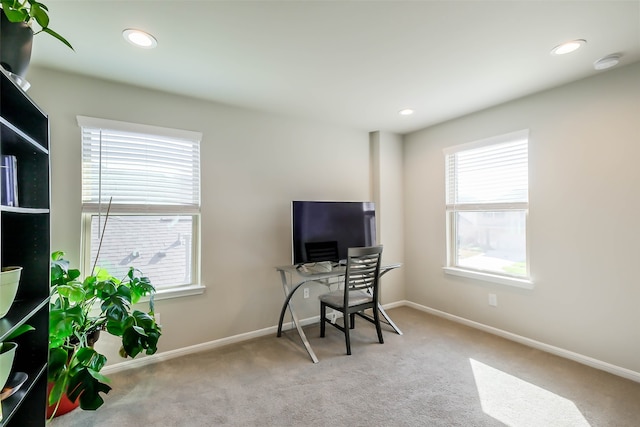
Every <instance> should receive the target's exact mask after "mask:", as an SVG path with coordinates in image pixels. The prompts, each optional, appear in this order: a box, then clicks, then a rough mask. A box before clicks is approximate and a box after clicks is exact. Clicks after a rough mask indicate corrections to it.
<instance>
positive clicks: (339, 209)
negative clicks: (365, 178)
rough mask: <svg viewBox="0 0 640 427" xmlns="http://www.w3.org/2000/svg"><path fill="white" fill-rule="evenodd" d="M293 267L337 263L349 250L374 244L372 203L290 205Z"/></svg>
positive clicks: (308, 203)
mask: <svg viewBox="0 0 640 427" xmlns="http://www.w3.org/2000/svg"><path fill="white" fill-rule="evenodd" d="M291 229H292V240H293V242H292V243H293V244H292V252H293V263H294V264H303V263H310V262H319V261H333V262H339V261H340V260H344V259H346V258H347V249H348V248H350V247H362V246H373V245H375V244H376V212H375V207H374V203H373V202H314V201H297V200H296V201H293V202H292V203H291Z"/></svg>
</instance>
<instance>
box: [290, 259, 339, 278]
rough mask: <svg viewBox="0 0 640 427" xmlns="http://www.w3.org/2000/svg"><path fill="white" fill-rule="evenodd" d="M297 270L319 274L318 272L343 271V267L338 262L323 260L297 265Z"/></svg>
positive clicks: (302, 272)
mask: <svg viewBox="0 0 640 427" xmlns="http://www.w3.org/2000/svg"><path fill="white" fill-rule="evenodd" d="M297 270H298V271H299V272H300V274H303V275H305V274H320V273H331V272H336V271H343V270H344V267H342V266H340V265H339V264H335V263H332V262H330V261H323V262H314V263H307V264H300V265H299V266H298V267H297Z"/></svg>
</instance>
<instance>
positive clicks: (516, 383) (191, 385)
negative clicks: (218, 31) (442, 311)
mask: <svg viewBox="0 0 640 427" xmlns="http://www.w3.org/2000/svg"><path fill="white" fill-rule="evenodd" d="M389 314H390V315H391V317H392V318H393V320H394V322H396V323H397V324H398V326H399V327H400V328H401V329H402V331H403V332H404V335H402V336H400V335H397V334H395V333H393V332H391V330H390V329H389V328H388V327H385V328H384V338H385V344H379V343H377V340H376V334H375V328H374V327H373V325H371V324H369V323H367V322H365V321H363V320H361V319H359V320H357V321H356V329H355V331H354V333H353V335H352V352H353V355H352V356H346V355H345V348H344V339H343V335H342V334H341V333H340V332H339V331H337V330H335V329H333V328H329V329H327V337H326V338H319V336H318V335H319V326H315V325H314V326H309V327H307V328H306V329H305V330H306V332H307V336H308V337H309V338H310V341H311V345H312V347H313V349H314V350H315V351H316V354H317V356H318V358H319V359H320V363H318V364H313V363H312V362H311V360H310V359H309V358H308V356H307V354H306V352H305V351H304V348H303V347H302V346H301V344H300V341H299V339H298V338H297V334H296V333H295V332H288V333H287V334H286V335H285V336H284V337H282V338H276V337H275V334H274V335H273V336H268V337H262V338H258V339H254V340H250V341H246V342H243V343H239V344H232V345H229V346H226V347H223V348H219V349H215V350H212V351H207V352H203V353H199V354H194V355H189V356H185V357H182V358H177V359H173V360H169V361H165V362H161V363H157V364H153V365H149V366H146V367H143V368H139V369H135V370H129V371H124V372H120V373H117V374H113V375H111V379H112V386H113V390H112V391H111V392H110V393H109V395H107V396H106V403H105V405H104V406H103V407H102V408H100V409H98V410H97V411H95V412H92V411H82V410H75V411H74V412H71V413H69V414H67V415H63V416H61V417H59V418H56V419H55V420H54V421H53V422H52V423H51V424H50V425H51V426H53V427H66V426H73V427H88V426H91V427H94V426H95V427H98V426H99V427H108V426H113V427H116V426H117V427H127V426H142V425H145V426H153V427H165V426H167V427H168V426H347V425H348V426H465V427H469V426H517V427H520V426H540V427H554V426H568V427H577V426H592V427H596V426H615V427H625V426H629V427H631V426H638V425H640V384H639V383H635V382H633V381H630V380H626V379H624V378H620V377H616V376H614V375H611V374H608V373H605V372H602V371H599V370H596V369H592V368H589V367H586V366H583V365H580V364H578V363H575V362H572V361H569V360H566V359H563V358H560V357H557V356H553V355H550V354H547V353H544V352H541V351H539V350H535V349H531V348H529V347H525V346H522V345H520V344H516V343H513V342H511V341H507V340H505V339H502V338H499V337H496V336H493V335H490V334H487V333H484V332H481V331H478V330H475V329H471V328H468V327H466V326H463V325H459V324H456V323H453V322H450V321H448V320H444V319H441V318H438V317H435V316H432V315H429V314H426V313H423V312H420V311H417V310H414V309H411V308H408V307H401V308H396V309H393V310H390V311H389Z"/></svg>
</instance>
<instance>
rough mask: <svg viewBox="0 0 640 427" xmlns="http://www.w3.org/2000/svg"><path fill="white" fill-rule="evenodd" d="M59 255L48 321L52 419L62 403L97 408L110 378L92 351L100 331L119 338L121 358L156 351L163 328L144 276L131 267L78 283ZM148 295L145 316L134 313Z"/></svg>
mask: <svg viewBox="0 0 640 427" xmlns="http://www.w3.org/2000/svg"><path fill="white" fill-rule="evenodd" d="M63 256H64V253H63V252H59V251H58V252H54V253H53V254H52V255H51V302H50V314H49V316H50V319H49V370H48V380H49V384H50V392H49V405H50V406H51V407H52V410H51V411H50V414H49V416H55V415H56V412H57V409H58V406H59V404H60V401H61V399H62V398H63V397H64V396H65V395H66V396H67V397H68V398H69V400H70V401H71V402H76V401H78V402H79V406H80V407H81V408H82V409H89V410H94V409H97V408H99V407H100V406H101V405H102V404H103V403H104V400H103V398H102V396H101V395H100V393H108V392H109V391H110V390H111V387H110V386H109V385H108V384H107V383H108V382H109V379H108V378H107V377H105V376H104V375H102V374H101V373H100V371H101V370H102V368H103V367H104V365H105V363H106V362H107V358H106V357H105V356H104V355H102V354H100V353H99V352H98V351H96V350H95V349H94V348H93V344H94V343H95V341H96V340H97V337H98V335H99V334H100V332H101V331H104V332H107V333H109V334H111V335H114V336H117V337H120V338H121V340H122V346H121V348H120V355H121V356H122V357H132V358H133V357H136V356H137V355H138V354H140V353H143V352H144V353H146V354H154V353H155V352H156V351H157V344H158V340H159V338H160V335H161V327H160V325H158V324H157V323H156V322H155V319H154V316H153V314H154V313H153V296H154V295H155V288H154V286H153V285H152V284H151V282H150V281H149V279H148V278H147V277H144V276H142V275H141V274H140V272H139V271H138V270H136V269H134V268H130V269H129V271H128V273H127V275H126V276H125V277H124V278H122V279H117V278H115V277H113V276H111V275H110V274H109V273H108V272H107V271H106V270H104V269H101V268H97V269H96V268H94V270H95V271H92V274H91V275H89V276H86V277H85V278H84V279H82V278H81V277H80V276H81V273H80V271H79V270H77V269H70V268H69V262H68V261H67V260H65V259H63ZM147 295H148V296H150V299H149V303H148V307H149V310H148V311H147V312H143V311H140V310H135V309H133V305H134V304H136V303H137V302H139V301H140V298H141V297H143V296H147Z"/></svg>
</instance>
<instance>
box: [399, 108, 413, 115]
mask: <svg viewBox="0 0 640 427" xmlns="http://www.w3.org/2000/svg"><path fill="white" fill-rule="evenodd" d="M398 114H400V115H401V116H410V115H412V114H413V110H412V109H411V108H405V109H404V110H400V111H398Z"/></svg>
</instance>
